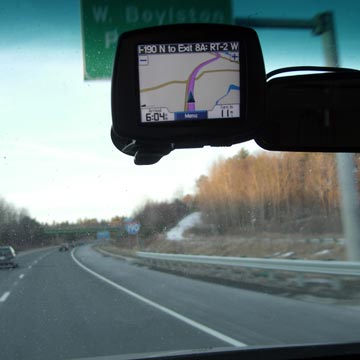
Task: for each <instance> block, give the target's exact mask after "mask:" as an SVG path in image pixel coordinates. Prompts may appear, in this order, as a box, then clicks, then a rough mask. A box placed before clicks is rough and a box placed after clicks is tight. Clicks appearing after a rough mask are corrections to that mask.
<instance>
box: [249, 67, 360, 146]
mask: <svg viewBox="0 0 360 360" xmlns="http://www.w3.org/2000/svg"><path fill="white" fill-rule="evenodd" d="M339 71H341V69H340V70H339ZM266 97H267V99H266V104H267V105H266V118H265V121H264V122H263V124H262V126H261V130H260V131H259V133H258V134H257V135H256V136H255V140H256V142H257V143H258V144H259V145H260V146H261V147H262V148H264V149H267V150H279V151H286V150H287V151H328V152H359V151H360V139H359V125H360V72H359V71H356V70H354V71H352V72H333V73H321V74H313V75H296V76H285V77H278V78H273V79H272V80H269V81H268V82H267V87H266Z"/></svg>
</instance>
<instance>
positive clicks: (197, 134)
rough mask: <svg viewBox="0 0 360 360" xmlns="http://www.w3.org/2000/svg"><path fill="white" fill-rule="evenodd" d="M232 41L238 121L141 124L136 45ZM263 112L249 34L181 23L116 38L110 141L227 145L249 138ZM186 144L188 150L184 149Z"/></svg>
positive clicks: (260, 76)
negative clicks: (235, 56) (235, 48)
mask: <svg viewBox="0 0 360 360" xmlns="http://www.w3.org/2000/svg"><path fill="white" fill-rule="evenodd" d="M218 41H219V42H220V41H238V42H239V44H240V88H241V91H240V118H232V119H208V120H198V121H176V122H164V123H155V124H144V123H142V122H141V113H140V111H141V110H140V92H139V72H138V54H137V46H138V45H141V44H163V43H193V42H218ZM264 111H265V68H264V62H263V57H262V52H261V48H260V43H259V40H258V37H257V34H256V32H255V31H254V30H252V29H249V28H243V27H239V26H232V25H214V24H186V25H167V26H161V27H153V28H146V29H140V30H135V31H131V32H127V33H124V34H122V35H121V36H120V38H119V42H118V48H117V52H116V57H115V62H114V72H113V79H112V117H113V128H112V138H113V141H114V143H115V145H116V141H117V140H116V139H117V138H119V139H121V141H123V140H124V139H128V140H129V142H130V141H132V140H137V141H141V142H143V143H145V144H151V143H156V144H159V143H160V144H162V143H163V144H168V143H174V144H178V146H175V147H193V146H204V145H230V144H233V143H236V142H240V141H246V140H249V139H252V138H253V136H254V134H255V132H256V130H257V128H258V126H259V124H260V122H261V120H262V118H263V117H264ZM186 144H188V145H186Z"/></svg>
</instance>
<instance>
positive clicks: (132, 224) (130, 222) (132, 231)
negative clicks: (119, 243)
mask: <svg viewBox="0 0 360 360" xmlns="http://www.w3.org/2000/svg"><path fill="white" fill-rule="evenodd" d="M140 227H141V226H140V222H139V221H137V220H134V219H131V218H130V219H125V230H126V232H127V233H128V234H129V235H133V236H136V243H137V245H138V248H139V249H141V243H140V239H139V231H140Z"/></svg>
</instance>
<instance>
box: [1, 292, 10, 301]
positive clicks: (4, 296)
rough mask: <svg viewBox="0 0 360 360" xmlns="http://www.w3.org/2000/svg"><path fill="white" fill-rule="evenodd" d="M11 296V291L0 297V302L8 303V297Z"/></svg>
mask: <svg viewBox="0 0 360 360" xmlns="http://www.w3.org/2000/svg"><path fill="white" fill-rule="evenodd" d="M9 295H10V291H7V292H5V293H4V294H3V296H2V297H0V302H4V301H6V299H7V298H8V296H9Z"/></svg>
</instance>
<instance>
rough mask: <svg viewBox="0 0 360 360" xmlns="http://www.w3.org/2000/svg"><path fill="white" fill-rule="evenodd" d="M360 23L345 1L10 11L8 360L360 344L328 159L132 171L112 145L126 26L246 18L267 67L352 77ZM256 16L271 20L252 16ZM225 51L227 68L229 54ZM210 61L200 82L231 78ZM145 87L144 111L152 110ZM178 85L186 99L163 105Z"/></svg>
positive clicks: (0, 203) (1, 58)
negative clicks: (325, 26) (12, 256)
mask: <svg viewBox="0 0 360 360" xmlns="http://www.w3.org/2000/svg"><path fill="white" fill-rule="evenodd" d="M324 12H330V13H331V14H332V15H333V16H334V24H335V35H336V48H334V47H332V48H331V49H330V50H329V47H328V46H327V45H328V43H327V40H326V39H324V37H323V36H322V35H321V30H319V29H317V28H316V26H315V25H314V24H316V22H315V20H314V19H316V18H317V17H318V16H319V15H320V14H323V13H324ZM359 13H360V3H358V2H356V1H351V0H343V1H341V2H339V1H335V0H334V1H329V0H327V1H325V0H322V1H316V2H310V1H308V2H290V3H289V1H275V2H269V1H266V0H252V1H240V0H239V1H235V0H234V1H230V0H221V1H215V0H214V1H198V2H194V1H189V0H186V1H185V0H184V1H181V2H180V1H160V0H157V1H155V0H154V1H140V0H136V1H135V0H128V1H125V0H124V1H115V0H114V1H92V0H83V1H82V2H78V1H70V0H67V1H58V0H54V1H44V0H41V1H36V2H35V1H26V0H16V1H9V2H7V3H6V4H3V5H2V6H1V15H0V19H1V21H0V34H1V35H0V66H1V86H0V122H1V127H0V128H1V130H0V173H1V181H0V183H1V186H0V244H1V245H2V246H12V247H13V248H14V249H15V251H16V253H17V257H16V260H17V263H16V264H15V263H13V264H5V265H9V266H4V268H2V269H1V270H0V318H1V321H0V349H1V359H4V360H5V359H73V358H93V357H103V356H111V355H126V356H129V357H132V356H134V354H145V355H144V356H149V354H160V353H164V352H180V353H182V352H186V351H189V350H194V351H197V352H202V351H205V350H216V349H224V348H229V349H234V348H247V347H249V346H260V347H267V346H274V345H299V344H315V343H316V344H325V343H346V342H359V341H360V312H359V309H360V307H359V305H360V304H359V295H360V294H359V286H358V282H359V277H358V276H359V274H360V268H359V266H358V264H357V263H356V261H358V260H360V259H357V258H356V256H355V257H354V252H352V251H351V249H352V248H351V247H350V245H349V238H348V233H347V232H346V229H345V223H346V219H347V217H346V214H345V212H344V211H343V198H344V190H343V189H340V187H339V180H338V179H339V176H338V174H339V170H338V169H339V167H338V165H339V158H338V156H337V155H336V154H329V153H275V152H266V151H264V150H261V149H260V148H259V147H258V146H257V145H256V144H255V143H254V142H253V141H249V142H245V143H242V144H238V145H233V146H231V147H228V148H212V147H206V148H203V149H194V150H176V151H174V152H172V153H170V154H169V155H168V156H165V157H164V158H162V159H161V160H160V161H159V162H158V163H157V164H155V165H152V166H136V165H134V163H133V158H132V157H131V156H127V155H124V154H123V153H121V152H119V151H118V150H117V149H116V148H115V147H114V146H113V144H112V142H111V139H110V128H111V121H112V118H111V106H110V104H111V101H110V92H111V80H110V77H111V72H112V61H113V58H114V51H115V49H116V42H117V39H118V36H119V35H120V34H121V33H122V32H123V31H127V30H132V29H135V28H140V27H146V26H152V25H162V24H169V23H190V22H211V23H225V24H234V23H236V24H238V25H239V24H240V25H241V24H242V23H244V24H248V25H249V26H254V28H255V30H256V31H257V32H258V35H259V39H260V42H261V46H262V50H263V56H264V61H265V66H266V71H267V72H270V71H272V70H274V69H277V68H280V67H287V66H299V65H301V66H302V65H320V66H322V65H325V64H326V65H336V66H338V65H341V66H344V67H349V68H358V66H359V63H360V52H359V36H360V23H359V20H358V14H359ZM261 19H268V20H269V19H270V20H271V19H272V21H270V23H271V26H270V25H269V26H267V27H261V26H259V24H256V23H254V22H253V23H252V21H256V20H261ZM294 19H295V20H300V21H292V20H294ZM277 20H281V21H277ZM286 21H287V24H286V25H285V23H284V22H286ZM304 24H305V25H304ZM230 40H231V41H232V40H233V39H230ZM233 44H234V43H233ZM139 45H142V44H139ZM235 45H236V44H235ZM236 46H237V45H236ZM240 52H241V49H240ZM219 54H220V55H221V56H222V57H223V58H225V59H222V61H223V63H224V64H225V65H221V66H224V69H225V70H226V71H227V70H228V67H229V66H228V64H229V63H230V60H231V56H233V57H236V56H238V52H237V50H236V51H235V50H234V51H233V52H232V53H229V54H228V53H227V52H226V51H225V50H224V51H222V52H221V53H219ZM140 55H141V54H140ZM205 55H206V54H205ZM205 55H204V54H198V55H197V57H196V60H197V61H202V65H201V69H200V67H198V68H195V67H194V69H192V72H191V71H190V73H189V75H190V74H192V75H193V76H192V77H193V79H195V78H196V76H198V72H199V71H202V72H204V71H206V69H207V68H206V67H208V69H210V70H211V69H215V70H216V71H219V69H220V70H224V69H223V68H220V65H217V63H216V62H215V64H214V63H213V62H214V61H213V60H214V59H215V58H213V59H212V60H206V59H207V58H206V56H205ZM220 55H217V57H220ZM182 56H183V58H185V57H186V56H185V55H182ZM175 57H176V56H175ZM217 57H216V60H217ZM226 57H228V58H226ZM166 58H169V57H166ZM179 58H180V60H181V59H182V57H181V56H180V55H179ZM204 59H205V60H206V61H205V60H204ZM180 60H179V64H180V63H181V61H180ZM144 61H147V60H146V59H145V60H144ZM157 61H158V62H159V64H160V65H161V61H163V60H161V59H160V60H157ZM211 62H212V63H211ZM223 63H221V64H223ZM156 65H158V64H157V63H156ZM215 65H216V66H218V68H215ZM160 67H161V66H160ZM225 67H226V68H225ZM154 68H155V66H154ZM184 69H185V68H184ZM225 70H224V71H225ZM230 70H231V71H233V72H236V71H238V67H237V65H236V64H233V63H231V69H230ZM164 71H165V70H164ZM179 74H181V75H182V74H183V73H182V72H180V71H179ZM199 74H200V73H199ZM202 76H203V79H202V80H203V81H207V80H208V79H211V76H218V75H211V73H210V72H209V71H208V73H206V74H205V75H202ZM226 76H227V78H226V79H227V80H226V81H227V83H226V84H228V85H229V84H230V85H229V88H228V89H225V90H224V93H223V94H218V93H216V94H215V93H214V94H213V102H215V101H216V103H217V102H219V103H221V102H224V101H226V99H227V98H232V99H238V98H239V97H238V95H236V94H237V92H239V91H240V87H239V84H238V83H236V82H234V83H232V81H231V75H229V74H227V75H226ZM147 77H151V74H150V75H149V72H146V71H144V74H143V78H142V80H141V81H143V83H144V84H143V85H142V87H143V88H147V84H146V80H147ZM164 79H165V80H164V81H165V82H166V81H168V80H169V79H170V80H173V79H174V78H173V77H172V76H171V74H165V73H164ZM175 80H179V84H177V85H176V86H179V87H177V88H176V90H175V87H174V88H172V89H171V91H166V86H165V85H166V84H165V85H164V84H163V85H164V86H162V87H161V89H160V90H159V91H160V92H162V93H163V94H164V96H168V98H167V103H166V104H167V105H168V104H170V105H172V104H174V110H173V113H175V112H176V111H179V109H180V110H183V108H182V107H183V99H184V94H185V85H184V83H185V82H186V81H185V82H184V81H183V82H182V83H181V80H183V79H175ZM194 81H195V80H194ZM204 84H205V85H204V86H206V84H207V83H206V82H204ZM192 86H193V87H192V88H191V89H192V90H193V91H188V92H187V93H186V94H187V99H191V101H190V103H192V105H188V106H189V108H188V109H194V105H193V102H194V100H193V97H194V93H193V92H195V95H196V84H195V85H194V84H193V83H192ZM182 87H184V89H183V90H181V89H182ZM179 89H180V90H179ZM153 90H154V88H151V91H150V92H147V93H146V92H144V94H143V95H142V96H143V97H142V99H141V101H142V102H148V101H153V97H152V96H153V94H154V91H153ZM155 90H157V89H155ZM188 90H189V89H188ZM177 91H178V92H179V94H180V95H179V96H181V99H182V102H181V104H180V105H179V106H178V104H177V103H176V101H175V100H174V99H173V98H171V96H169V95H168V94H177ZM190 93H191V94H190ZM166 94H167V95H166ZM237 101H238V100H237ZM233 102H234V103H236V100H234V101H233ZM156 105H158V104H156ZM160 105H162V104H160ZM170 105H169V106H170ZM204 106H205V105H204ZM206 106H208V107H211V104H210V105H208V104H206ZM237 106H238V104H237ZM240 107H241V104H240ZM229 109H230V108H225V110H226V111H229ZM231 109H232V108H231ZM171 115H172V114H171ZM149 116H150V115H149V113H144V116H143V121H146V120H147V117H149ZM160 116H163V117H164V116H165V115H164V114H162V113H160V115H159V117H160ZM169 116H170V115H169ZM228 116H229V117H231V116H232V114H230V115H228ZM152 120H154V121H156V120H157V119H155V118H154V119H152ZM350 159H351V163H350V165H351V168H350V172H351V177H352V179H353V182H354V183H355V188H353V189H351V188H350V187H348V188H347V191H348V192H347V194H348V196H350V197H351V198H352V199H355V200H356V199H357V197H358V195H357V180H358V179H357V177H358V176H359V172H358V171H357V169H358V166H359V165H360V157H359V156H358V155H351V156H350ZM345 189H346V187H345ZM349 192H350V193H349ZM359 223H360V222H359ZM355 237H356V236H355ZM358 238H360V237H358ZM7 249H8V248H7ZM349 249H350V250H349ZM18 251H19V253H18ZM7 252H10V250H9V249H8V250H7ZM4 254H5V251H4V249H3V248H0V255H1V256H3V255H4ZM181 255H186V257H184V256H181ZM198 255H200V257H199V256H198ZM349 260H351V261H349ZM4 262H5V261H4ZM295 264H296V265H295ZM15 265H16V266H17V267H15Z"/></svg>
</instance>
